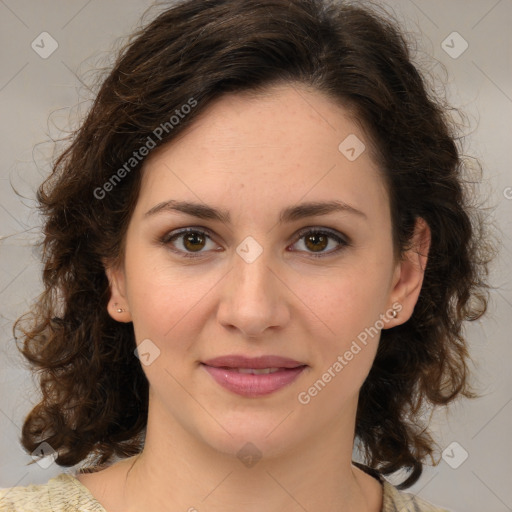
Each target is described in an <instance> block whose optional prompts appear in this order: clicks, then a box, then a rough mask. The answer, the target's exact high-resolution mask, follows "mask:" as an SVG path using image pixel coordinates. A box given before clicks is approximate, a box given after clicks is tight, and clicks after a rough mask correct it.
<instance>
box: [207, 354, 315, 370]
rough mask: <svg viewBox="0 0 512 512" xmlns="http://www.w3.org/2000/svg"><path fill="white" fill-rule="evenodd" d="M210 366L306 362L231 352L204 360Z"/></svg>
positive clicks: (282, 365)
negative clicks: (247, 355)
mask: <svg viewBox="0 0 512 512" xmlns="http://www.w3.org/2000/svg"><path fill="white" fill-rule="evenodd" d="M203 364H206V365H208V366H216V367H217V368H221V367H228V368H254V369H261V368H296V367H298V366H306V365H305V364H304V363H300V362H299V361H294V360H293V359H289V358H287V357H281V356H274V355H266V356H260V357H245V356H241V355H236V354H231V355H228V356H220V357H215V358H213V359H208V360H207V361H203Z"/></svg>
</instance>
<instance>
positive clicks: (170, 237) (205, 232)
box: [161, 227, 351, 258]
mask: <svg viewBox="0 0 512 512" xmlns="http://www.w3.org/2000/svg"><path fill="white" fill-rule="evenodd" d="M188 233H199V234H201V235H203V236H206V238H209V239H210V240H212V237H211V236H210V231H209V230H206V229H205V228H201V229H199V228H192V227H191V228H184V229H181V230H179V231H177V232H174V231H173V232H171V233H168V234H166V235H165V236H164V237H162V239H161V243H162V244H164V245H165V246H169V244H170V242H173V241H174V240H177V239H178V238H180V237H181V236H183V235H186V234H188ZM310 234H315V235H324V236H327V237H328V238H330V239H332V240H335V241H336V242H338V243H339V244H340V246H339V247H338V248H336V249H334V250H332V251H330V252H327V253H325V252H324V253H319V254H315V253H309V255H310V256H312V257H313V258H325V257H327V256H332V255H333V254H335V253H338V252H339V251H341V250H342V249H343V248H345V247H349V246H350V245H351V244H350V242H349V241H348V239H345V238H342V237H341V236H340V235H338V234H336V233H335V232H333V231H330V230H326V229H325V228H322V229H320V228H305V229H303V230H301V231H300V232H299V233H298V234H297V240H296V242H298V241H299V240H301V239H302V238H304V237H305V236H306V235H310ZM296 242H294V243H296ZM171 250H172V251H173V252H175V253H178V254H180V256H182V257H184V258H200V257H202V253H201V252H197V253H190V252H183V251H181V250H176V249H171ZM296 252H298V251H296Z"/></svg>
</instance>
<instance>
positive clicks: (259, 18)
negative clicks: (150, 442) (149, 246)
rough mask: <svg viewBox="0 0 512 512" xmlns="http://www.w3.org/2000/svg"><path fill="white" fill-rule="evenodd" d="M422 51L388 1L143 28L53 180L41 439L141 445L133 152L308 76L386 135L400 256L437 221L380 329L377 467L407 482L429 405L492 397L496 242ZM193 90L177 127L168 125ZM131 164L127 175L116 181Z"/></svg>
mask: <svg viewBox="0 0 512 512" xmlns="http://www.w3.org/2000/svg"><path fill="white" fill-rule="evenodd" d="M411 59H412V58H411V55H410V49H409V47H408V43H407V41H406V39H405V36H404V35H403V33H402V32H401V30H400V29H399V28H397V23H396V21H394V19H393V18H392V17H390V16H389V15H387V14H386V13H385V12H378V11H377V10H376V8H373V7H371V8H370V7H364V8H363V7H360V6H354V5H351V4H349V3H343V2H328V1H321V0H288V1H286V2H284V1H282V0H186V1H181V2H178V3H173V4H172V5H170V6H169V5H168V6H166V8H165V9H164V10H163V11H162V12H161V13H159V14H158V16H156V17H155V18H154V19H153V20H152V21H151V22H150V23H148V24H147V25H146V26H145V27H141V28H140V29H138V30H137V31H136V32H135V33H133V34H132V36H131V37H130V38H129V40H128V42H127V43H126V44H125V45H124V46H123V48H122V49H121V50H120V51H119V54H118V55H117V60H116V61H115V63H114V65H113V69H112V70H111V71H110V73H109V74H108V76H107V77H106V79H105V80H104V81H103V82H102V84H101V87H100V88H99V91H98V92H97V94H96V97H95V100H94V103H93V104H92V107H91V108H90V110H89V112H88V114H87V116H86V117H85V120H84V121H83V122H82V123H81V125H80V127H79V128H78V129H77V130H76V131H75V132H73V134H72V136H71V137H70V138H69V145H68V146H67V148H66V149H65V151H63V152H62V153H60V154H59V156H58V158H57V159H56V160H55V162H54V163H53V169H52V173H51V175H50V176H49V177H48V178H47V179H46V180H45V181H44V183H43V184H42V185H41V186H40V188H39V190H38V195H37V197H38V201H39V208H40V210H41V212H42V214H43V215H44V219H45V224H44V240H43V242H42V247H43V262H44V271H43V280H44V292H43V293H42V294H41V295H40V297H39V298H38V300H37V302H36V304H35V305H34V308H33V310H32V311H31V313H29V314H27V315H24V316H23V317H21V318H20V319H18V321H17V322H16V324H15V326H14V332H15V334H16V333H18V331H19V332H20V333H21V339H22V340H23V345H22V347H20V350H21V352H22V353H23V355H24V356H25V357H26V358H27V359H28V361H29V362H30V366H31V367H32V368H33V369H34V370H35V371H37V372H38V374H39V379H40V387H41V391H42V398H41V401H40V403H39V404H38V405H36V406H35V407H34V408H33V410H32V411H31V412H30V413H29V414H28V416H27V417H26V419H25V422H24V425H23V431H22V437H21V442H22V444H23V446H24V447H25V448H26V449H27V450H28V451H29V452H32V451H33V450H34V449H35V448H36V447H37V446H38V445H39V444H40V443H41V442H43V441H46V442H47V443H49V444H50V445H51V446H52V447H53V449H54V450H55V451H57V453H58V457H57V459H56V462H57V464H59V465H61V466H72V465H75V464H77V463H79V462H80V461H82V460H84V459H86V458H87V457H89V456H93V457H95V458H96V459H95V462H96V463H98V464H100V465H102V464H105V463H107V462H109V461H111V459H112V457H113V456H114V455H115V456H120V457H127V456H132V455H135V454H136V453H139V452H140V451H141V449H142V447H143V442H144V441H143V435H144V431H145V426H146V421H147V411H148V381H147V379H146V377H145V375H144V372H143V370H142V368H141V364H140V362H139V360H138V359H137V358H136V357H135V356H134V349H135V347H136V344H135V339H134V331H133V326H132V324H123V323H118V322H115V321H114V320H112V319H111V318H110V316H109V315H108V313H107V303H108V300H109V297H110V292H109V282H108V280H107V277H106V275H105V267H104V262H105V261H112V262H114V261H119V260H120V259H121V258H122V256H123V251H124V246H123V242H124V238H125V233H126V229H127V225H128V222H129V220H130V215H131V212H132V211H133V208H134V205H135V204H136V201H137V196H138V191H139V187H140V179H141V172H140V168H141V165H142V163H143V161H144V158H139V160H138V161H137V162H136V164H134V165H133V166H132V168H131V169H129V170H128V169H127V168H126V162H128V161H131V160H130V159H133V158H134V155H135V154H137V155H139V153H137V151H138V149H139V148H141V147H143V146H144V145H146V144H147V142H148V141H149V139H151V140H152V141H154V143H155V145H156V146H160V145H162V144H166V143H168V142H170V141H172V140H173V139H175V138H176V137H177V136H178V135H179V134H180V133H181V132H182V131H183V130H184V129H185V128H186V127H187V126H189V125H190V124H191V123H193V121H194V119H195V118H196V117H197V116H198V115H199V114H200V113H201V112H202V111H204V109H205V108H206V107H207V106H208V105H209V104H210V103H211V102H212V100H214V99H216V98H218V97H219V96H220V95H223V94H227V93H234V92H238V91H256V92H258V91H262V90H264V89H265V88H267V87H268V86H270V85H274V84H278V83H300V84H305V85H307V86H310V87H312V88H314V89H315V90H317V91H320V92H323V93H324V94H326V95H328V97H330V98H332V99H334V100H335V101H336V102H339V103H340V104H341V105H343V106H345V107H347V108H349V109H350V111H351V112H352V113H353V114H354V117H355V118H356V119H357V120H359V122H361V124H362V125H363V126H364V127H365V129H366V132H367V133H368V134H369V135H370V138H371V140H372V144H373V146H374V148H375V150H376V155H377V158H378V161H379V164H380V166H381V168H382V170H383V173H384V175H385V179H386V182H387V187H388V190H389V197H390V205H391V214H392V223H393V240H394V246H395V251H396V254H397V255H398V256H400V255H401V254H403V253H404V251H405V250H406V249H407V248H408V247H409V244H410V242H411V237H412V233H413V228H414V223H415V220H416V219H417V218H419V217H421V218H423V219H424V220H425V221H426V222H427V224H428V226H429V227H430V230H431V246H430V251H429V258H428V264H427V267H426V270H425V276H424V282H423V286H422V290H421V293H420V296H419V299H418V302H417V304H416V307H415V309H414V312H413V315H412V317H411V318H410V319H409V320H408V321H407V322H405V323H404V324H402V325H398V326H396V327H393V328H391V329H387V330H384V331H382V335H381V340H380V343H379V347H378V351H377V355H376V358H375V361H374V363H373V367H372V369H371V371H370V373H369V375H368V377H367V379H366V381H365V382H364V384H363V386H362V388H361V390H360V398H359V405H358V410H357V418H356V440H357V441H358V443H359V444H360V447H361V449H362V453H363V454H364V456H365V459H366V463H367V464H368V466H370V467H372V468H374V469H376V470H378V471H380V472H381V473H382V474H384V475H386V474H390V473H393V472H395V471H397V470H399V469H405V470H408V471H409V472H410V474H409V475H408V477H407V479H406V480H405V481H404V482H402V484H400V485H399V486H398V487H399V488H401V489H403V488H406V487H409V486H411V485H412V484H413V483H415V482H416V481H417V480H418V478H419V477H420V475H421V472H422V464H423V462H424V461H425V459H426V458H427V456H430V458H431V459H432V453H433V452H434V446H435V442H434V441H433V439H432V437H431V435H430V434H429V431H428V428H427V427H428V425H425V424H424V422H422V421H421V408H422V406H423V405H424V404H425V403H427V404H430V405H434V406H436V405H446V404H448V403H449V402H451V401H453V400H454V399H455V398H456V397H458V396H459V395H461V396H466V397H474V396H476V395H475V393H474V390H473V389H471V386H470V384H469V382H468V375H469V373H468V362H469V361H470V357H469V354H468V349H467V342H466V340H465V337H464V336H463V322H464V321H466V320H475V319H478V318H480V317H481V316H482V314H483V313H484V312H485V310H486V308H487V301H488V288H489V285H488V284H487V283H486V278H487V276H488V264H489V262H490V260H491V252H492V251H491V249H490V247H491V246H490V245H489V243H488V242H487V240H486V238H485V237H484V232H485V229H483V228H484V217H483V214H482V211H481V210H478V209H477V208H475V207H474V205H472V204H471V203H470V199H471V197H470V194H468V193H467V190H466V189H465V181H464V177H463V172H464V169H465V165H464V159H463V157H462V151H461V150H460V149H459V145H458V140H459V139H458V136H457V135H456V125H455V123H454V122H453V120H451V119H450V118H449V116H448V114H449V113H450V111H449V108H448V107H447V105H446V104H445V101H444V99H440V98H439V97H436V96H435V95H434V94H433V93H432V92H431V91H430V89H429V88H428V87H427V85H426V81H425V79H424V78H422V76H421V75H420V73H419V71H418V70H417V68H416V67H415V65H413V63H412V60H411ZM191 99H193V101H194V102H195V105H194V108H189V109H188V110H187V112H188V113H187V115H186V116H185V115H183V116H180V121H179V123H177V124H175V125H173V126H172V127H171V126H170V125H169V123H167V125H166V126H167V128H166V130H162V129H160V131H157V130H156V128H157V127H159V126H162V123H163V122H165V121H167V120H169V119H170V116H172V115H173V114H174V113H177V114H178V110H179V111H180V112H182V110H181V108H182V106H183V105H186V104H189V105H190V104H191ZM164 132H165V133H164ZM157 133H158V134H159V136H158V137H157V136H156V134H157ZM139 157H140V155H139ZM132 163H133V160H132ZM123 165H124V166H125V167H124V169H125V171H126V172H124V173H120V169H122V168H123ZM116 173H117V177H122V179H119V180H116V181H115V182H112V179H113V177H114V175H116ZM121 174H122V176H121ZM107 183H110V189H109V187H108V186H106V184H107ZM114 186H115V193H114V192H112V191H111V189H112V188H113V187H114ZM17 339H20V336H18V337H17Z"/></svg>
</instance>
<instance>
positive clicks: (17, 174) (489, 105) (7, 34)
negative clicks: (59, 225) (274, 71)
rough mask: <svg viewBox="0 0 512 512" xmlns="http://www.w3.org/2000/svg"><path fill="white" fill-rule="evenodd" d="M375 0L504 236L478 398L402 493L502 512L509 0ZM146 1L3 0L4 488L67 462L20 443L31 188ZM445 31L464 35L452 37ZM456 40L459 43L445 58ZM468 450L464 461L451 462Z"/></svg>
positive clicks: (0, 343)
mask: <svg viewBox="0 0 512 512" xmlns="http://www.w3.org/2000/svg"><path fill="white" fill-rule="evenodd" d="M379 3H382V4H383V5H386V6H388V7H390V8H392V9H394V11H395V14H396V16H397V17H398V18H399V20H401V22H402V23H403V24H404V26H406V27H407V29H408V30H409V31H410V32H411V33H412V36H413V37H414V38H416V39H417V41H418V55H417V58H416V61H417V62H418V63H419V64H420V65H421V66H422V68H423V69H424V70H426V71H428V70H432V71H433V72H434V73H442V70H441V68H440V66H439V65H438V64H439V63H442V64H443V65H444V66H445V67H446V69H447V80H448V98H449V100H450V101H451V102H452V103H453V104H454V105H455V106H456V107H458V108H461V109H462V110H464V111H465V112H466V114H467V115H468V127H467V129H466V133H467V134H468V137H467V140H466V153H468V154H470V155H472V156H475V157H476V158H478V159H480V161H481V163H482V165H483V168H484V173H485V186H484V188H483V193H484V195H486V196H488V204H489V205H490V206H492V207H493V208H494V210H492V211H490V214H491V215H493V217H495V218H496V222H497V224H498V226H499V229H500V230H501V235H500V239H501V240H502V244H503V246H502V248H501V253H500V256H499V258H498V259H497V260H496V263H495V266H494V267H493V269H492V276H491V277H492V283H493V284H494V285H495V287H496V289H495V290H494V291H493V292H492V300H491V303H490V307H489V314H488V316H487V317H486V318H485V319H483V320H482V321H479V322H475V323H473V324H471V325H469V326H468V329H467V334H468V337H469V339H470V343H471V352H472V355H473V358H474V360H475V362H476V363H477V366H476V368H475V383H476V384H477V386H478V387H479V390H480V392H481V393H482V395H483V397H482V398H480V399H478V400H473V401H465V402H460V403H457V404H455V405H454V406H452V407H451V409H450V411H449V412H441V413H438V414H437V415H436V416H435V417H434V419H433V425H432V426H433V429H434V432H435V436H436V439H437V441H438V443H439V446H440V448H441V450H444V449H445V448H447V447H448V449H447V451H446V452H445V457H444V458H440V459H439V464H438V465H437V466H433V467H426V468H425V471H424V475H423V476H422V478H421V480H420V481H419V482H418V483H417V484H416V485H414V486H413V487H412V488H411V489H410V490H411V492H414V493H418V494H419V495H420V496H422V497H424V498H425V499H427V500H430V501H433V502H434V503H436V504H438V505H442V506H444V507H447V508H450V509H453V510H454V511H455V512H481V511H482V510H485V511H486V512H502V511H511V510H512V485H511V484H512V462H511V461H512V457H511V455H512V443H511V441H510V434H511V431H512V428H511V427H512V403H511V402H512V386H511V383H512V377H511V375H512V372H511V371H510V367H509V366H510V365H509V361H510V360H511V359H512V357H511V356H512V349H511V345H510V343H507V342H508V341H509V340H510V334H509V332H510V329H511V328H512V285H511V278H510V262H511V258H510V255H511V249H512V241H511V234H512V229H511V222H512V221H511V219H512V171H511V169H510V162H511V156H510V150H511V142H512V141H511V136H510V134H511V128H510V120H511V119H512V116H511V114H512V84H511V69H512V62H511V55H512V36H511V26H512V2H511V0H499V1H497V0H472V1H467V0H450V1H442V0H429V1H426V0H415V1H412V0H393V1H392V0H389V1H386V2H379ZM150 4H151V2H149V1H136V0H124V1H121V0H108V1H103V2H100V1H99V0H89V1H85V0H72V1H70V0H67V1H64V0H60V1H59V0H46V1H44V2H36V1H35V0H32V1H30V0H16V1H15V0H0V56H1V57H0V58H1V61H0V62H1V66H0V113H1V120H2V122H1V137H0V151H1V155H2V165H1V167H0V304H1V308H0V325H1V329H0V433H1V435H0V453H1V457H0V488H1V487H10V486H14V485H28V484H30V483H44V482H46V481H48V479H49V478H51V477H53V476H55V475H57V474H58V473H60V472H62V471H64V470H65V468H61V467H59V466H57V465H56V464H54V463H53V464H51V465H50V466H49V467H47V468H43V467H40V466H39V465H38V464H32V465H31V466H28V465H27V463H28V462H30V461H31V460H32V459H31V456H30V455H29V454H26V453H25V452H24V450H23V449H22V448H21V445H20V443H19V436H20V427H21V425H22V423H23V418H24V416H25V415H26V414H27V413H28V411H29V410H30V409H31V407H32V405H34V404H35V403H36V401H37V394H36V392H35V387H34V379H33V378H32V377H31V375H30V373H29V372H28V371H27V369H26V368H25V367H24V366H23V362H22V360H21V358H20V356H19V355H18V353H17V350H16V348H15V345H14V341H13V336H12V323H13V320H14V319H15V318H16V317H17V316H19V315H20V314H21V313H23V312H25V311H26V310H27V309H28V308H29V305H30V302H31V300H32V299H33V298H34V297H35V296H36V295H37V294H38V293H39V292H40V291H41V279H40V265H39V262H38V259H37V257H38V256H37V252H36V251H35V250H34V249H33V244H34V242H35V241H37V240H38V237H39V235H40V228H39V227H38V226H39V224H38V222H39V220H38V216H37V212H36V211H35V210H34V192H35V189H36V187H37V185H38V184H39V183H40V182H41V180H42V179H43V177H44V176H45V175H46V174H47V173H48V159H49V158H50V157H51V155H52V150H53V146H52V144H51V138H52V137H53V138H57V137H61V136H62V135H63V131H62V130H66V129H69V128H70V127H72V126H74V125H76V122H77V119H78V118H79V116H80V115H81V114H83V113H84V112H85V111H86V109H87V107H88V105H89V103H88V101H87V100H88V99H89V98H90V94H89V95H88V93H87V90H86V89H85V88H84V87H83V86H82V85H80V81H79V80H78V79H77V76H76V75H78V76H80V77H82V78H84V79H85V81H86V82H87V83H90V81H89V79H90V78H92V76H93V75H91V74H90V72H91V70H93V69H96V68H97V67H98V66H101V65H105V64H108V58H109V57H108V56H109V50H112V49H113V48H115V47H116V44H118V43H119V41H118V38H119V37H120V36H126V35H128V34H129V32H130V31H131V30H133V29H134V28H135V27H136V26H137V24H138V22H139V18H140V15H141V14H142V13H143V11H144V10H145V9H146V8H147V7H148V6H149V5H150ZM454 31H456V32H458V33H459V34H460V35H461V36H462V38H463V40H462V39H460V38H458V36H450V37H448V36H449V35H450V34H452V33H453V32H454ZM42 32H48V33H49V34H51V36H52V37H53V38H54V39H55V40H56V41H57V43H58V48H57V50H56V51H55V52H54V53H53V54H52V55H50V56H49V57H48V58H46V59H43V58H41V57H40V56H39V55H38V54H37V53H36V52H35V51H34V50H33V49H32V47H31V43H32V41H34V40H36V41H40V38H39V37H38V36H39V35H40V34H41V33H42ZM447 37H448V39H447ZM464 40H465V41H467V44H468V48H467V49H466V51H464V52H463V53H462V54H461V55H457V57H456V58H454V56H455V55H456V54H457V53H459V52H460V51H461V50H462V49H463V47H464V46H463V45H464ZM443 41H446V42H445V43H444V44H443ZM443 45H444V49H443ZM450 47H451V48H450ZM45 48H46V49H48V48H49V43H48V40H46V45H45ZM445 49H446V50H447V51H448V52H451V53H452V55H451V56H450V55H449V53H447V51H445ZM13 188H14V189H16V190H17V192H18V194H20V195H21V196H22V197H19V196H18V195H17V194H16V193H15V192H14V190H13ZM453 442H456V443H457V444H455V445H454V444H452V443H453ZM441 450H440V451H441ZM466 452H467V454H468V456H467V459H466V460H464V462H463V463H461V464H460V466H459V467H457V468H456V469H454V467H452V466H456V465H457V464H459V463H460V462H461V461H462V459H463V457H464V456H465V453H466ZM49 462H51V459H50V460H49Z"/></svg>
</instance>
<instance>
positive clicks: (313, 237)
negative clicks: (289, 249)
mask: <svg viewBox="0 0 512 512" xmlns="http://www.w3.org/2000/svg"><path fill="white" fill-rule="evenodd" d="M301 240H304V247H305V248H306V250H305V252H306V253H309V254H310V255H311V256H313V257H314V258H322V257H327V256H330V255H332V254H334V253H337V252H339V251H340V250H342V249H343V248H345V247H347V246H349V245H350V242H349V241H348V239H345V238H343V237H342V236H341V235H339V234H337V233H335V232H332V231H325V230H320V229H308V230H306V231H302V232H301V233H299V241H301ZM330 241H333V242H335V243H334V244H331V245H334V248H333V250H331V251H326V250H325V249H326V248H327V247H328V246H329V243H330ZM296 243H297V242H296ZM336 246H337V247H336ZM315 253H317V254H315Z"/></svg>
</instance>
